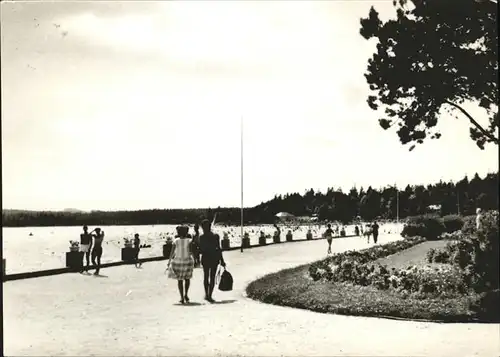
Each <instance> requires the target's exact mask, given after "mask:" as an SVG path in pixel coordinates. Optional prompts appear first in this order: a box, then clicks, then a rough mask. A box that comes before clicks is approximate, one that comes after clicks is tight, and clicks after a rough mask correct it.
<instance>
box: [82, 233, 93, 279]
mask: <svg viewBox="0 0 500 357" xmlns="http://www.w3.org/2000/svg"><path fill="white" fill-rule="evenodd" d="M92 232H93V231H92ZM92 232H90V233H89V227H87V226H83V233H82V234H80V252H82V253H83V257H82V269H81V270H80V273H83V271H89V265H90V249H91V248H92ZM84 260H87V266H86V268H84V267H85V262H84Z"/></svg>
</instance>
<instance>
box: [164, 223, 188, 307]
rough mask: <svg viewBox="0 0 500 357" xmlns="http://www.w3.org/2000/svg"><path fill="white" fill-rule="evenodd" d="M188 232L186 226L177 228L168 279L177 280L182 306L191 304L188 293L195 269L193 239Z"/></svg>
mask: <svg viewBox="0 0 500 357" xmlns="http://www.w3.org/2000/svg"><path fill="white" fill-rule="evenodd" d="M188 232H189V228H188V227H186V226H180V227H177V238H175V239H174V242H173V247H172V251H171V252H170V259H169V261H168V277H169V278H170V279H174V280H177V287H178V289H179V294H180V296H181V300H180V303H181V304H184V303H185V302H187V303H189V296H188V291H189V285H190V283H191V278H192V277H193V268H194V259H193V257H192V251H191V239H190V238H189V237H188Z"/></svg>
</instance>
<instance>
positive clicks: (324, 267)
mask: <svg viewBox="0 0 500 357" xmlns="http://www.w3.org/2000/svg"><path fill="white" fill-rule="evenodd" d="M424 241H425V238H422V237H411V238H408V239H405V240H400V241H395V242H391V243H388V244H385V245H381V246H380V245H379V246H375V247H371V248H368V249H364V250H360V251H347V252H345V253H341V254H335V255H334V256H332V257H329V258H326V259H324V260H320V261H318V262H315V263H313V264H311V265H310V266H309V275H310V276H311V278H312V279H313V280H315V281H316V280H320V279H327V280H333V279H334V278H333V276H334V270H336V274H335V275H342V274H349V273H348V272H347V270H349V269H352V268H353V267H354V266H355V267H359V266H360V265H362V264H365V263H367V262H371V261H374V260H376V259H379V258H383V257H387V256H389V255H392V254H395V253H397V252H400V251H402V250H405V249H408V248H410V247H413V246H414V245H417V244H420V243H422V242H424ZM338 267H341V269H338ZM344 270H345V271H346V272H344Z"/></svg>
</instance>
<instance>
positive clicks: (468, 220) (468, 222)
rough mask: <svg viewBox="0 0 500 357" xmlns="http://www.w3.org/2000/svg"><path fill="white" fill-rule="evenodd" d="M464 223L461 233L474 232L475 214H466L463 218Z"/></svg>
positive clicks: (468, 233)
mask: <svg viewBox="0 0 500 357" xmlns="http://www.w3.org/2000/svg"><path fill="white" fill-rule="evenodd" d="M463 220H464V225H463V226H462V233H463V234H465V235H470V234H475V233H476V216H475V215H472V216H466V217H464V218H463Z"/></svg>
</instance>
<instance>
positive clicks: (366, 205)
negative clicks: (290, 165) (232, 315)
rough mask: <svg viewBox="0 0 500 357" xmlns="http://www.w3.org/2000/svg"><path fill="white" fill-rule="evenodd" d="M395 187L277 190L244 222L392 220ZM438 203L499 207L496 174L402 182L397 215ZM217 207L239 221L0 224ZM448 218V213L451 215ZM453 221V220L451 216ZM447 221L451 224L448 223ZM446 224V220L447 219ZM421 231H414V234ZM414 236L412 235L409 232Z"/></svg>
mask: <svg viewBox="0 0 500 357" xmlns="http://www.w3.org/2000/svg"><path fill="white" fill-rule="evenodd" d="M396 193H397V189H396V188H395V187H385V188H381V189H374V188H372V187H368V189H367V190H364V189H363V188H361V189H359V190H358V189H356V188H352V189H351V190H350V191H349V192H348V193H343V192H342V191H341V190H334V189H332V188H330V189H328V190H327V192H326V193H320V192H314V190H312V189H311V190H308V191H306V192H305V193H304V194H303V195H301V194H299V193H293V194H287V195H284V196H282V195H276V196H275V197H274V198H273V199H271V200H269V201H267V202H263V203H261V204H259V205H257V206H255V207H252V208H245V211H244V217H245V222H246V223H247V224H252V223H272V222H273V221H274V220H275V217H274V215H275V214H276V213H278V212H281V211H286V212H290V213H292V214H294V215H296V216H311V215H312V214H314V213H316V214H318V215H319V218H320V219H321V220H330V221H340V222H343V223H348V222H352V221H353V220H354V219H355V217H357V216H361V218H362V219H364V220H372V219H395V218H396V216H397V199H396V197H397V194H396ZM431 205H440V206H441V208H440V210H439V211H438V212H437V215H442V216H444V215H449V214H455V213H457V212H460V214H462V215H471V214H474V213H475V209H476V207H478V206H480V207H482V208H483V209H485V210H491V209H497V207H498V174H488V175H486V177H485V178H484V179H483V178H480V177H479V175H477V174H476V175H475V176H474V177H473V178H472V179H471V180H469V179H468V178H467V177H465V178H464V179H462V180H460V181H458V182H456V183H452V182H439V183H437V184H434V185H427V186H422V185H417V186H409V185H408V186H406V188H404V189H403V190H399V217H400V218H405V217H408V216H415V215H423V214H426V213H428V212H429V206H431ZM215 212H217V221H218V222H219V223H225V224H239V222H240V209H239V208H220V207H219V208H217V209H213V210H212V209H210V208H209V209H184V210H183V209H167V210H164V209H154V210H142V211H119V212H105V211H92V212H90V213H86V212H30V211H19V210H4V211H2V224H3V225H4V226H7V227H23V226H79V225H83V224H87V225H149V224H182V223H193V222H196V221H199V220H200V219H202V218H204V217H207V218H209V219H211V217H212V216H213V214H214V213H215ZM450 220H451V218H450ZM450 222H451V221H450ZM450 224H451V223H450ZM445 226H446V224H445ZM416 234H417V235H419V234H418V233H416ZM412 235H415V234H412Z"/></svg>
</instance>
